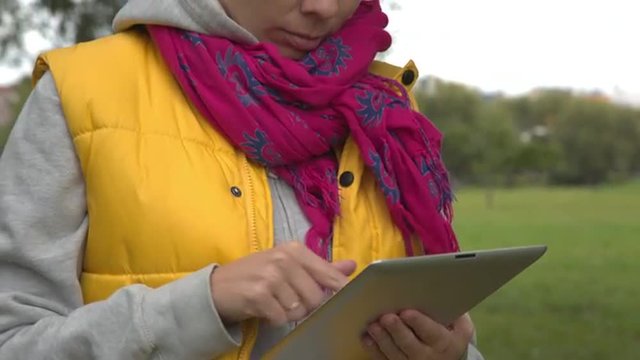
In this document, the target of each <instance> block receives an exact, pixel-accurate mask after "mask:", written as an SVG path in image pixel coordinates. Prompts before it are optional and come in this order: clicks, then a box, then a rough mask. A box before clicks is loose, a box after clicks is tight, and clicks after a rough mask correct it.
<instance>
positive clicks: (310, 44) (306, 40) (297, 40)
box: [284, 30, 323, 51]
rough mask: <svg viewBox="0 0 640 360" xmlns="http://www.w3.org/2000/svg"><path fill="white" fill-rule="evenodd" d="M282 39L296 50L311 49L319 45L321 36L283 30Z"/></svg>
mask: <svg viewBox="0 0 640 360" xmlns="http://www.w3.org/2000/svg"><path fill="white" fill-rule="evenodd" d="M284 35H285V36H284V40H285V42H286V43H287V45H289V46H291V47H292V48H294V49H296V50H302V51H311V50H313V49H315V48H317V47H318V45H320V43H321V42H322V39H323V37H315V38H311V37H307V36H303V35H300V34H296V33H292V32H290V31H286V30H285V31H284Z"/></svg>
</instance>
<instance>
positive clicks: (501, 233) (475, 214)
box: [455, 181, 640, 360]
mask: <svg viewBox="0 0 640 360" xmlns="http://www.w3.org/2000/svg"><path fill="white" fill-rule="evenodd" d="M457 198H458V201H457V203H456V206H455V210H456V221H455V228H456V231H457V234H458V237H459V239H460V242H461V245H462V247H463V249H466V250H473V249H488V248H494V247H506V246H522V245H531V244H547V245H548V246H549V250H548V252H547V254H546V255H545V256H544V257H543V258H542V259H541V260H540V261H539V262H538V263H536V264H534V265H533V266H532V267H531V268H529V269H528V270H526V271H525V272H524V273H523V274H521V275H520V276H518V277H517V278H515V279H514V280H513V281H512V282H511V283H509V284H507V285H506V286H505V287H504V288H503V289H501V290H499V291H498V292H497V293H495V294H493V295H492V296H491V297H489V298H488V299H486V300H485V301H484V302H483V303H482V304H480V305H479V306H478V307H476V308H475V309H474V310H473V311H472V317H473V318H474V322H475V324H476V327H477V331H478V341H479V347H480V349H481V350H482V352H483V354H484V356H485V358H486V359H491V360H511V359H518V360H548V359H580V360H591V359H593V360H596V359H598V360H599V359H621V360H632V359H637V358H638V353H637V352H638V341H639V340H640V317H639V316H636V315H635V314H636V313H637V308H638V299H639V298H640V287H638V286H636V285H635V284H636V283H637V279H636V278H637V274H638V273H640V263H639V262H638V261H637V255H636V254H638V253H639V252H640V242H638V241H637V240H638V234H639V233H640V222H638V219H640V182H637V181H636V182H630V183H628V184H625V185H615V186H602V187H599V188H576V187H574V188H520V189H502V190H497V191H496V192H495V201H494V206H493V208H492V209H487V208H486V207H485V206H484V194H483V191H479V190H476V189H469V188H467V189H464V190H461V191H459V192H458V194H457Z"/></svg>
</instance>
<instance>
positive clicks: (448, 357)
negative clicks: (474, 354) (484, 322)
mask: <svg viewBox="0 0 640 360" xmlns="http://www.w3.org/2000/svg"><path fill="white" fill-rule="evenodd" d="M367 334H368V335H365V337H364V339H363V346H364V348H365V349H366V350H367V352H368V353H369V355H370V357H371V359H375V360H385V359H389V360H418V359H420V360H459V359H461V358H462V357H463V355H464V354H465V353H466V350H467V346H468V345H469V342H470V341H471V337H472V336H473V323H472V322H471V317H469V315H468V314H465V315H463V316H461V317H460V318H458V319H457V320H456V321H455V322H454V323H453V324H452V325H451V326H450V327H449V328H447V327H444V326H442V325H440V324H439V323H437V322H435V321H433V320H431V319H430V318H429V317H427V316H426V315H424V314H422V313H420V312H419V311H416V310H406V311H403V312H401V313H400V314H387V315H384V316H382V317H381V318H380V320H378V321H377V322H375V323H373V324H371V325H369V327H368V328H367Z"/></svg>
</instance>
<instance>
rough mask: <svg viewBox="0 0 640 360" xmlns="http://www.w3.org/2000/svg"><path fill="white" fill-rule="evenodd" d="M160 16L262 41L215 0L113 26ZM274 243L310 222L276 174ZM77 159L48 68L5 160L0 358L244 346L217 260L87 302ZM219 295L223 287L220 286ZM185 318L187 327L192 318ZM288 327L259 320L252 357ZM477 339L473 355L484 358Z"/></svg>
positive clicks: (151, 7) (148, 3) (137, 6)
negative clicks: (215, 285) (217, 301)
mask: <svg viewBox="0 0 640 360" xmlns="http://www.w3.org/2000/svg"><path fill="white" fill-rule="evenodd" d="M149 23H153V24H164V25H170V26H175V27H179V28H183V29H188V30H192V31H196V32H202V33H208V34H212V35H219V36H224V37H227V38H230V39H233V40H235V41H237V42H243V43H254V42H256V41H257V40H256V39H255V37H254V36H253V35H251V34H250V33H249V32H247V31H246V30H245V29H243V28H242V27H240V26H239V25H238V24H237V23H235V22H234V21H233V20H232V19H230V18H229V17H228V16H227V15H226V14H225V12H224V10H223V9H222V7H221V5H220V3H219V2H218V0H130V1H129V2H128V3H127V4H126V5H125V6H124V7H123V8H122V10H121V11H120V12H119V13H118V14H117V16H116V18H115V20H114V24H113V26H114V30H115V31H122V30H125V29H127V28H129V27H131V26H133V25H135V24H149ZM269 185H270V189H271V194H272V197H273V204H274V209H273V211H274V239H275V241H276V244H277V243H282V242H283V241H288V240H292V239H304V234H305V233H306V231H307V229H308V227H309V224H308V222H307V220H306V218H305V217H304V215H303V213H302V211H301V210H300V208H299V206H298V204H297V201H296V200H295V196H294V195H293V192H292V190H291V188H289V186H288V185H286V184H285V183H283V182H282V181H280V180H279V179H277V178H275V177H273V176H270V178H269ZM88 221H89V219H88V216H87V208H86V202H85V188H84V180H83V177H82V173H81V171H80V165H79V162H78V159H77V157H76V154H75V150H74V146H73V143H72V140H71V137H70V135H69V132H68V129H67V125H66V121H65V118H64V115H63V114H62V110H61V107H60V99H59V95H58V92H57V90H56V87H55V84H54V82H53V79H52V77H51V75H50V74H45V76H44V77H43V78H42V79H41V80H40V81H39V83H38V85H37V86H36V88H35V89H34V91H33V93H32V94H31V96H30V97H29V99H28V101H27V103H26V104H25V106H24V108H23V110H22V112H21V114H20V116H19V118H18V120H17V122H16V125H15V127H14V129H13V131H12V134H11V136H10V138H9V140H8V142H7V145H6V147H5V150H4V153H3V154H2V157H1V158H0V359H1V360H5V359H7V360H9V359H12V360H13V359H20V360H21V359H28V360H36V359H165V360H168V359H189V360H195V359H207V360H209V359H212V358H215V357H217V356H218V355H220V354H223V353H225V352H227V351H229V350H232V349H234V348H235V347H237V346H239V344H240V343H241V342H242V334H241V332H240V329H239V328H238V327H236V326H231V327H225V326H224V324H223V323H222V321H221V320H220V317H219V316H218V313H217V312H216V309H215V306H214V304H213V303H212V300H211V299H212V298H211V289H210V286H209V275H210V273H211V271H213V268H214V266H215V265H214V264H212V265H210V266H208V267H206V268H204V269H201V270H199V271H197V272H195V273H193V274H191V275H189V276H186V277H184V278H182V279H180V280H177V281H174V282H172V283H169V284H167V285H165V286H162V287H160V288H158V289H151V288H148V287H146V286H143V285H132V286H127V287H125V288H122V289H120V290H119V291H117V292H116V293H115V294H113V295H112V296H111V297H109V298H108V299H107V300H104V301H100V302H97V303H93V304H90V305H84V304H83V300H82V292H81V288H80V284H79V281H78V276H79V273H80V271H81V266H82V260H83V246H84V240H85V238H86V234H87V228H88ZM214 291H215V289H214ZM185 324H188V326H185ZM290 330H291V326H289V325H286V326H283V327H279V328H271V327H267V326H261V327H260V331H259V336H258V341H257V344H256V347H255V349H254V351H253V353H252V358H253V359H258V358H260V356H261V355H262V354H263V353H264V351H265V350H266V349H268V348H269V347H271V346H272V345H273V344H274V343H275V342H277V341H278V340H279V339H280V338H281V337H282V336H284V335H285V334H286V333H287V332H288V331H290ZM481 358H482V357H481V355H480V354H479V353H478V351H477V350H476V349H475V347H474V346H473V345H470V346H469V356H468V359H481Z"/></svg>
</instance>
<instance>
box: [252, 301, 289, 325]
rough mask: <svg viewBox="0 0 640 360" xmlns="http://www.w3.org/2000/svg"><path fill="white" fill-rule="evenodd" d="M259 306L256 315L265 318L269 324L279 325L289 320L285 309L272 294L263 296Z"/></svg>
mask: <svg viewBox="0 0 640 360" xmlns="http://www.w3.org/2000/svg"><path fill="white" fill-rule="evenodd" d="M259 306H260V307H259V309H260V314H259V316H258V317H261V318H263V319H266V320H267V321H269V323H270V324H271V325H274V326H280V325H284V324H286V323H287V322H288V321H289V318H288V316H287V312H286V310H285V309H284V308H283V307H282V305H280V301H278V299H276V298H275V297H274V296H271V297H263V298H262V300H261V303H260V305H259Z"/></svg>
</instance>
